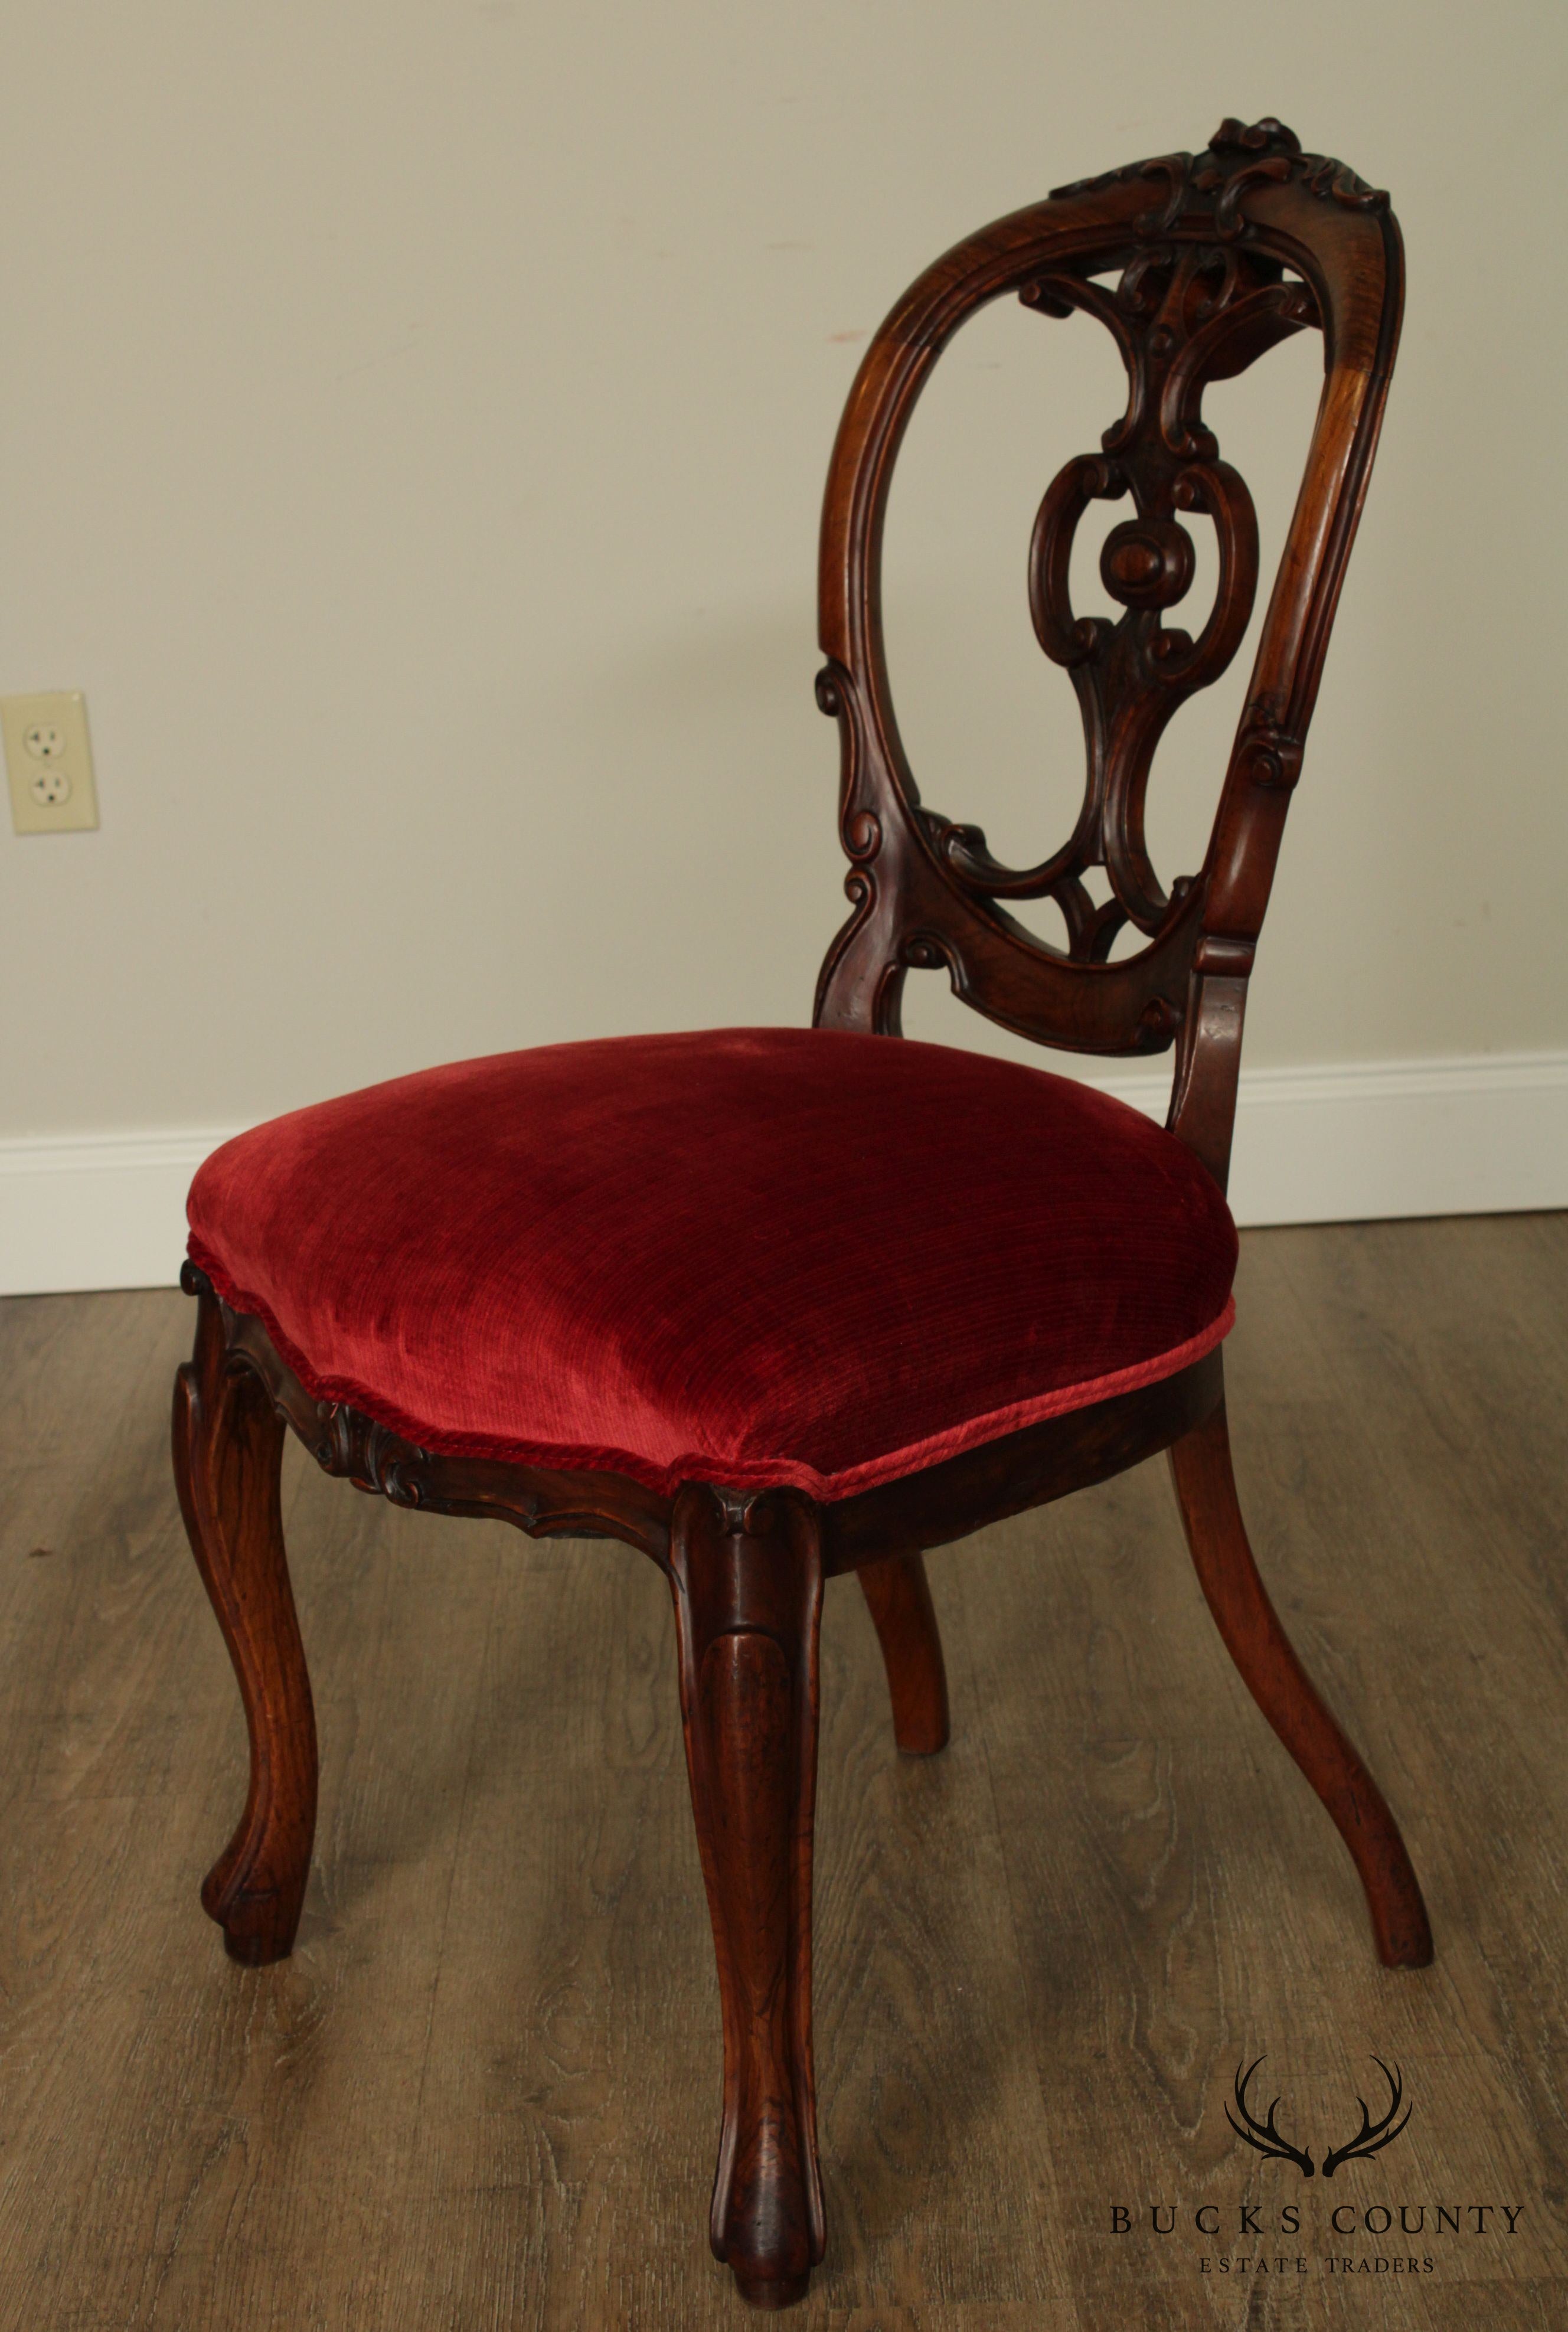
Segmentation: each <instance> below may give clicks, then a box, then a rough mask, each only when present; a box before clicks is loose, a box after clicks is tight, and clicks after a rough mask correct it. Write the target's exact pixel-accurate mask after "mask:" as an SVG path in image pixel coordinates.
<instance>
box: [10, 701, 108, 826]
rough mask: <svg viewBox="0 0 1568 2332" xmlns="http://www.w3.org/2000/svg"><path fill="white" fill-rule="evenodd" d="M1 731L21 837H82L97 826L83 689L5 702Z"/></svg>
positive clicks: (14, 815) (14, 818)
mask: <svg viewBox="0 0 1568 2332" xmlns="http://www.w3.org/2000/svg"><path fill="white" fill-rule="evenodd" d="M0 731H3V732H4V735H5V771H6V775H7V776H8V777H9V779H10V780H11V823H12V825H13V826H14V827H15V829H16V831H17V833H18V834H80V833H81V832H83V831H84V830H90V829H91V828H92V827H96V825H97V824H98V788H97V787H96V785H95V784H94V783H93V777H92V748H91V745H90V744H89V743H88V741H87V703H86V700H85V699H84V697H83V696H82V694H81V691H80V690H79V689H74V688H72V689H62V690H60V691H57V692H56V693H54V694H53V695H51V696H0Z"/></svg>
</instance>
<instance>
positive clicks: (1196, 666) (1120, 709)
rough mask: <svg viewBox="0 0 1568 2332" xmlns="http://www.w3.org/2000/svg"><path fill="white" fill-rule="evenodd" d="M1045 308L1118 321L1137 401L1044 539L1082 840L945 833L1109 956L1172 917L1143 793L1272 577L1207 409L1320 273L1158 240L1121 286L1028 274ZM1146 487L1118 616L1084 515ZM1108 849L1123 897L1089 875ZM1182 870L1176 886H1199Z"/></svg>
mask: <svg viewBox="0 0 1568 2332" xmlns="http://www.w3.org/2000/svg"><path fill="white" fill-rule="evenodd" d="M1018 296H1019V298H1020V300H1021V301H1023V303H1024V305H1025V306H1026V307H1028V308H1032V309H1034V310H1036V311H1037V312H1039V313H1040V314H1042V315H1045V316H1054V317H1065V316H1069V315H1071V314H1072V313H1073V312H1074V311H1083V312H1084V313H1085V314H1087V315H1090V316H1093V317H1095V319H1096V320H1098V321H1099V322H1100V323H1102V324H1104V326H1105V327H1106V329H1107V330H1109V331H1110V332H1111V334H1112V336H1113V338H1114V340H1115V342H1116V345H1117V348H1118V349H1119V351H1120V353H1121V356H1122V358H1123V363H1124V364H1125V366H1126V369H1127V378H1128V383H1129V391H1130V393H1129V397H1128V402H1127V410H1126V412H1125V414H1124V415H1123V417H1122V418H1121V419H1120V420H1119V421H1117V422H1115V423H1114V424H1113V425H1112V426H1111V427H1110V428H1109V429H1107V430H1106V432H1105V434H1104V439H1103V441H1102V444H1103V451H1102V452H1101V453H1100V454H1077V455H1076V456H1075V457H1074V458H1073V459H1072V460H1071V461H1069V462H1068V463H1066V464H1065V466H1064V467H1063V468H1062V469H1061V470H1060V471H1058V473H1057V474H1056V478H1055V479H1054V480H1053V481H1052V483H1051V485H1050V486H1049V488H1048V489H1047V493H1046V496H1045V500H1044V501H1043V502H1042V503H1041V505H1040V511H1039V515H1038V517H1037V520H1036V522H1035V530H1034V537H1033V540H1032V541H1031V544H1030V548H1029V605H1030V611H1031V613H1032V615H1033V616H1034V623H1035V631H1036V634H1037V637H1038V639H1039V642H1040V645H1041V646H1042V647H1043V648H1044V650H1045V652H1046V654H1047V655H1048V656H1049V657H1050V658H1051V660H1052V662H1053V663H1055V664H1061V665H1063V666H1064V667H1065V668H1066V671H1067V673H1068V674H1069V675H1070V676H1071V679H1072V682H1073V685H1074V687H1075V689H1076V692H1077V696H1078V702H1079V705H1080V708H1081V711H1082V713H1083V721H1084V739H1085V748H1086V753H1087V765H1088V766H1087V780H1086V784H1085V792H1084V802H1083V808H1082V809H1081V811H1080V813H1079V816H1078V820H1077V824H1076V827H1075V828H1074V831H1073V834H1072V836H1071V837H1070V838H1069V840H1068V842H1067V843H1066V846H1065V847H1064V848H1063V849H1061V850H1059V851H1057V852H1056V855H1055V856H1054V857H1051V858H1047V859H1046V860H1045V861H1044V862H1043V863H1042V864H1041V865H1037V866H1033V867H1027V868H1013V867H1007V866H1003V865H999V863H998V862H997V861H996V860H995V859H994V858H993V857H992V856H991V855H990V852H989V851H988V850H987V848H986V846H985V836H984V835H983V833H982V832H981V831H980V828H978V827H967V826H937V825H936V822H935V821H932V824H933V827H935V832H934V838H935V839H936V841H937V845H938V847H939V850H940V851H941V853H942V855H943V857H944V858H945V860H946V862H947V864H948V865H949V866H950V867H951V869H952V871H953V873H954V874H955V875H956V876H957V877H958V879H959V881H960V882H961V884H963V886H964V888H965V889H966V890H967V891H968V892H970V894H971V895H976V896H979V897H981V898H984V899H988V900H996V899H1003V898H1005V899H1038V898H1049V899H1053V900H1054V901H1055V902H1056V904H1057V905H1058V906H1059V907H1060V909H1061V911H1062V914H1063V918H1064V921H1065V922H1066V927H1067V938H1068V952H1069V954H1070V955H1071V956H1072V957H1073V958H1074V959H1075V960H1076V961H1081V962H1087V963H1103V962H1104V961H1105V959H1106V957H1107V956H1108V954H1109V953H1110V950H1111V946H1112V943H1113V942H1114V940H1115V937H1116V935H1117V933H1118V932H1120V931H1121V930H1122V928H1123V925H1124V924H1126V923H1127V922H1133V923H1134V924H1135V925H1136V926H1137V927H1138V929H1139V930H1140V931H1142V932H1146V933H1149V934H1152V933H1154V932H1158V931H1159V930H1160V929H1161V927H1162V924H1163V923H1164V922H1165V919H1166V917H1167V915H1168V913H1170V909H1171V897H1170V896H1168V895H1167V894H1166V892H1165V891H1164V890H1163V888H1162V885H1161V884H1160V881H1159V879H1158V877H1157V876H1156V874H1155V872H1154V869H1153V867H1152V865H1151V864H1150V861H1149V855H1148V851H1147V848H1146V846H1145V843H1144V833H1143V808H1144V799H1145V796H1146V793H1147V789H1148V783H1149V774H1150V769H1151V768H1152V763H1153V759H1154V751H1155V748H1156V747H1157V745H1158V744H1159V742H1160V739H1161V737H1162V734H1163V732H1164V731H1165V728H1166V726H1167V724H1168V722H1170V721H1171V717H1172V715H1173V714H1174V713H1175V712H1177V711H1178V710H1179V708H1180V707H1181V705H1182V704H1184V703H1185V702H1186V701H1187V699H1188V698H1189V697H1190V696H1191V695H1193V694H1194V693H1196V692H1197V691H1198V690H1199V689H1200V688H1207V687H1209V685H1210V683H1212V682H1214V681H1216V680H1218V679H1219V677H1220V675H1221V674H1223V673H1224V672H1225V671H1226V670H1227V669H1228V667H1229V664H1230V662H1231V659H1232V658H1233V657H1234V655H1235V654H1236V651H1237V648H1238V646H1239V645H1240V643H1241V639H1242V636H1243V634H1244V633H1245V632H1246V629H1247V626H1248V620H1249V619H1250V616H1251V614H1252V606H1253V600H1254V597H1255V595H1256V592H1257V518H1256V515H1255V513H1254V511H1253V506H1252V497H1251V495H1250V494H1249V493H1248V489H1247V485H1246V482H1245V480H1244V479H1243V478H1242V477H1241V475H1240V473H1238V471H1236V470H1234V469H1233V468H1232V467H1231V466H1230V464H1229V463H1228V462H1224V461H1221V460H1220V459H1219V445H1218V444H1217V442H1216V440H1215V437H1214V435H1213V433H1212V432H1211V431H1210V430H1209V428H1208V427H1207V426H1206V425H1204V422H1203V419H1202V415H1201V405H1202V397H1203V391H1204V389H1205V388H1206V387H1208V385H1209V382H1210V381H1211V380H1218V379H1224V378H1229V376H1230V375H1232V374H1235V373H1238V372H1240V371H1242V370H1244V369H1245V368H1246V367H1247V366H1248V365H1249V364H1250V363H1251V362H1252V361H1253V359H1254V358H1255V357H1257V356H1258V355H1260V354H1261V353H1262V352H1263V350H1264V349H1268V348H1271V347H1273V346H1274V345H1275V344H1276V342H1277V341H1279V340H1282V339H1286V338H1288V337H1289V336H1290V335H1291V334H1292V333H1294V332H1298V331H1300V330H1302V329H1303V328H1304V327H1305V326H1307V325H1310V324H1315V323H1316V322H1317V321H1318V316H1317V306H1316V302H1315V299H1314V297H1313V294H1312V292H1311V291H1310V289H1309V288H1308V287H1307V286H1306V285H1305V283H1302V282H1299V281H1296V282H1286V280H1285V271H1284V269H1283V267H1282V266H1281V264H1280V263H1278V262H1277V261H1271V260H1269V259H1268V258H1267V257H1266V256H1264V255H1263V254H1260V253H1249V252H1246V251H1243V250H1241V249H1239V248H1238V246H1237V245H1236V244H1183V245H1175V244H1153V245H1152V246H1151V248H1149V249H1148V250H1145V251H1142V252H1140V253H1138V254H1137V255H1136V256H1135V257H1134V258H1133V259H1132V260H1131V261H1130V262H1129V263H1128V264H1127V266H1126V267H1125V268H1124V270H1123V273H1122V278H1121V282H1119V284H1118V285H1117V286H1116V288H1115V290H1114V292H1113V291H1110V290H1108V289H1106V288H1105V287H1104V285H1102V284H1100V283H1096V282H1094V281H1093V280H1092V279H1090V278H1088V277H1086V276H1084V275H1078V274H1073V273H1071V272H1065V271H1056V272H1047V273H1045V274H1041V275H1039V276H1037V278H1036V279H1035V280H1034V282H1030V283H1027V284H1025V286H1024V287H1023V290H1022V292H1020V293H1019V295H1018ZM1127 497H1131V500H1132V502H1133V514H1132V515H1131V516H1129V517H1127V518H1124V519H1123V520H1122V521H1121V523H1120V524H1119V525H1117V526H1116V527H1114V529H1113V530H1112V531H1111V533H1110V534H1109V535H1108V536H1107V538H1106V540H1105V543H1104V548H1103V550H1102V552H1101V556H1100V579H1101V581H1102V582H1103V583H1104V587H1105V589H1106V590H1107V592H1108V593H1109V594H1110V596H1111V597H1112V598H1113V599H1114V600H1115V601H1116V602H1117V604H1118V605H1119V606H1120V607H1122V609H1123V614H1122V616H1120V617H1119V618H1118V619H1117V620H1116V621H1114V622H1107V621H1105V620H1104V618H1103V617H1099V616H1076V615H1075V614H1074V612H1073V606H1072V600H1071V596H1070V591H1069V583H1068V578H1069V573H1070V568H1071V561H1072V552H1073V543H1074V539H1075V537H1076V533H1077V530H1078V525H1079V521H1081V519H1082V518H1083V515H1084V513H1085V511H1086V510H1087V508H1088V506H1089V504H1090V503H1091V502H1120V501H1122V500H1123V499H1125V498H1127ZM1190 513H1201V514H1203V515H1204V516H1206V517H1208V518H1209V519H1211V520H1212V521H1213V522H1214V530H1215V535H1216V540H1217V542H1218V546H1219V584H1218V588H1217V590H1216V593H1215V599H1214V605H1213V607H1212V608H1211V609H1210V610H1209V616H1208V617H1207V620H1206V621H1205V622H1204V623H1203V625H1202V626H1201V628H1200V631H1199V634H1198V636H1197V638H1196V639H1194V638H1193V637H1192V636H1191V634H1190V633H1189V632H1187V631H1185V630H1181V629H1180V628H1178V627H1176V626H1169V627H1168V626H1166V624H1165V621H1164V617H1165V615H1166V612H1167V610H1168V609H1170V608H1171V607H1176V606H1177V605H1179V603H1180V602H1181V600H1182V599H1184V598H1185V597H1186V596H1187V593H1188V591H1189V589H1190V587H1191V583H1192V579H1193V576H1194V573H1195V571H1196V566H1197V560H1196V555H1195V552H1194V548H1193V542H1192V537H1191V535H1190V533H1189V532H1188V531H1187V529H1186V528H1185V527H1184V526H1183V525H1182V524H1181V519H1182V517H1183V516H1185V515H1187V514H1190ZM1095 866H1103V867H1104V870H1105V873H1106V875H1107V878H1108V880H1109V882H1110V885H1111V896H1110V898H1109V899H1107V900H1106V901H1105V902H1104V903H1103V904H1096V903H1095V900H1094V899H1093V898H1092V897H1091V895H1090V894H1089V892H1088V890H1087V889H1086V887H1085V883H1084V879H1083V878H1084V876H1085V874H1087V873H1088V872H1089V870H1090V869H1091V868H1092V867H1095ZM1189 887H1190V886H1189V884H1187V883H1186V882H1182V883H1181V885H1180V887H1179V888H1178V889H1177V890H1176V892H1175V895H1176V897H1177V898H1178V899H1180V898H1181V896H1182V895H1184V894H1185V892H1186V890H1187V889H1188V888H1189Z"/></svg>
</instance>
